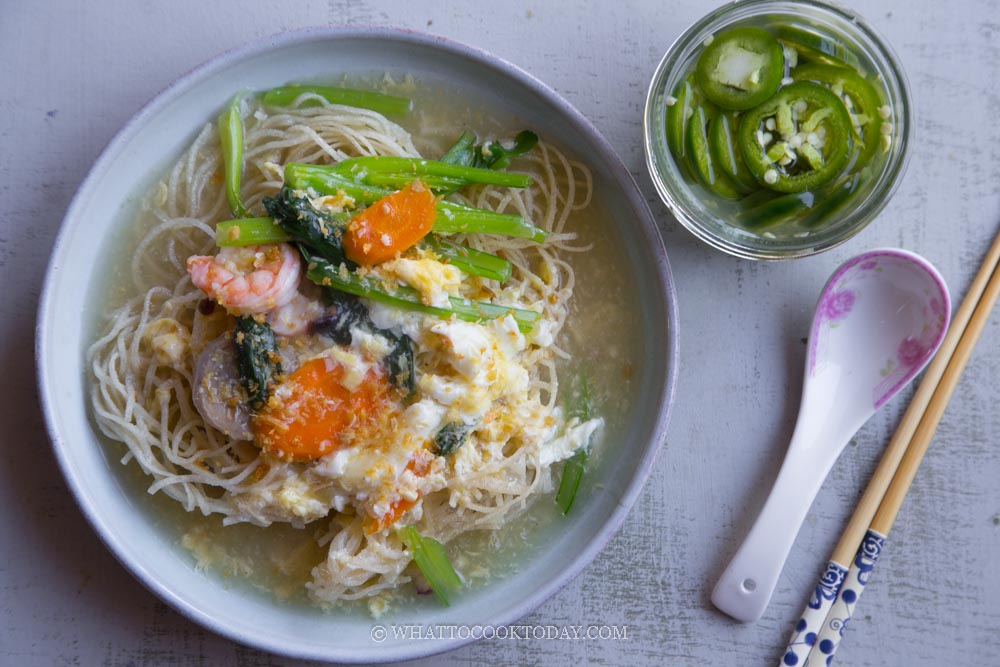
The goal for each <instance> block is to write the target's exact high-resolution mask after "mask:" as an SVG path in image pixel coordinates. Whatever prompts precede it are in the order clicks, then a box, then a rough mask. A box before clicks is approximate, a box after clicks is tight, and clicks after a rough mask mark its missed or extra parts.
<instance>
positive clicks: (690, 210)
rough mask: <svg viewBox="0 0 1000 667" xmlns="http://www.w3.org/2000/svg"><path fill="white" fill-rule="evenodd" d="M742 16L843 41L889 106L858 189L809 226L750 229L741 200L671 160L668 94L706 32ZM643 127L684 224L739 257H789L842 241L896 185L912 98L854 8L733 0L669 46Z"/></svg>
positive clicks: (658, 178)
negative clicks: (886, 131)
mask: <svg viewBox="0 0 1000 667" xmlns="http://www.w3.org/2000/svg"><path fill="white" fill-rule="evenodd" d="M748 22H749V23H751V24H762V23H763V24H785V23H792V24H795V25H797V26H802V27H806V28H807V29H808V28H812V29H814V30H816V31H818V32H819V33H826V34H828V35H830V36H833V37H835V38H837V39H839V40H841V41H843V42H844V43H845V44H846V45H847V46H848V49H849V50H850V51H851V52H852V53H853V54H854V55H855V56H856V57H857V59H858V63H857V64H858V65H860V68H861V69H862V70H864V72H865V73H867V74H868V75H869V77H868V78H869V80H872V79H873V78H874V81H873V82H874V83H875V84H876V87H879V86H881V88H882V92H883V94H884V96H885V99H884V102H885V105H886V106H888V108H889V114H890V115H889V117H888V118H887V119H886V120H887V121H888V122H891V123H892V125H891V144H890V146H889V148H888V151H885V152H883V151H882V149H881V148H879V149H878V151H877V153H878V154H877V155H876V157H875V158H874V160H875V161H873V163H872V166H873V169H872V173H871V175H870V176H869V177H867V178H866V179H864V181H858V184H857V189H856V191H854V192H852V193H851V194H850V196H849V197H848V198H847V199H846V201H844V203H843V204H842V205H840V206H837V207H833V208H832V210H831V211H830V212H829V214H828V215H823V214H822V211H821V210H820V211H819V212H818V213H817V214H816V215H814V216H813V219H812V220H811V224H810V225H809V226H808V227H806V226H800V225H795V224H791V225H778V226H777V227H769V228H768V229H766V230H756V231H755V230H753V229H750V228H748V227H745V226H741V225H739V224H737V223H736V222H735V220H736V218H737V217H738V216H737V215H736V213H737V212H738V210H739V209H738V207H739V201H738V200H737V201H735V202H734V201H732V200H730V201H726V200H722V199H721V198H720V197H718V196H717V195H714V194H713V193H711V192H709V191H708V190H706V189H705V188H704V187H702V185H701V183H699V182H697V180H695V179H694V178H692V177H691V176H690V175H689V174H688V173H687V171H686V170H684V169H683V168H682V167H681V166H680V165H679V164H678V163H677V161H676V160H675V158H674V155H673V154H672V153H671V151H670V148H669V146H668V144H667V131H666V122H665V119H666V112H667V108H668V106H669V103H672V101H673V97H672V95H671V94H672V93H673V91H675V90H676V89H677V86H678V84H679V83H680V82H681V80H682V79H683V78H684V77H685V76H686V75H687V74H688V73H689V72H690V71H691V70H692V68H693V66H694V63H695V62H696V60H697V57H698V55H699V54H700V53H701V50H702V48H703V46H704V44H705V42H706V40H709V39H710V38H712V37H713V36H714V35H716V34H718V33H720V32H721V31H723V30H725V29H726V28H728V27H731V26H732V25H733V24H741V25H742V24H746V23H748ZM793 71H794V70H793ZM643 130H644V141H645V150H646V163H647V166H648V168H649V173H650V175H651V176H652V179H653V183H654V185H655V186H656V189H657V192H659V194H660V197H661V198H662V199H663V201H664V203H665V204H666V205H667V207H668V208H669V209H670V211H671V212H672V213H673V215H674V216H675V217H676V218H677V220H679V221H680V223H681V224H682V225H684V226H685V227H687V229H688V230H690V231H691V232H692V233H693V234H694V235H695V236H697V237H698V238H700V239H701V240H702V241H704V242H706V243H708V244H709V245H710V246H712V247H714V248H718V249H719V250H723V251H725V252H727V253H730V254H732V255H736V256H738V257H745V258H749V259H791V258H796V257H805V256H808V255H812V254H815V253H818V252H822V251H824V250H829V249H830V248H833V247H835V246H837V245H839V244H841V243H843V242H844V241H847V240H848V239H850V238H851V237H853V236H854V235H855V234H857V233H858V232H860V231H861V230H862V229H864V228H865V227H866V226H867V225H868V223H870V222H871V221H872V220H873V219H874V218H875V217H876V216H877V215H878V214H879V212H880V211H881V210H882V208H883V207H884V206H885V205H886V203H887V202H888V201H889V198H890V197H891V196H892V194H893V192H895V190H896V187H897V186H898V185H899V181H900V180H901V178H902V175H903V172H904V171H905V168H906V163H907V160H908V157H909V143H910V134H911V132H912V122H911V102H910V96H909V91H908V83H907V80H906V75H905V74H904V73H903V70H902V68H901V66H900V64H899V59H898V57H897V56H896V54H895V53H894V52H893V50H892V48H891V47H890V46H889V45H888V43H887V42H886V41H885V40H884V39H883V38H882V37H881V36H880V35H879V34H878V33H877V32H875V30H874V29H872V28H871V26H869V25H868V23H867V22H866V21H865V20H864V19H862V18H861V17H859V16H858V15H857V14H855V13H854V12H852V11H849V10H846V9H843V8H840V7H837V6H834V5H831V4H828V3H826V2H820V1H818V0H737V2H733V3H729V4H726V5H724V6H723V7H720V8H719V9H716V10H715V11H713V12H712V13H710V14H708V15H707V16H705V17H704V18H702V19H701V20H700V21H698V22H696V23H695V24H694V25H692V26H691V27H690V28H688V30H687V31H685V32H684V34H682V35H681V36H680V37H679V38H678V39H677V41H675V42H674V43H673V45H672V46H671V47H670V48H669V49H668V50H667V53H666V55H664V56H663V59H662V60H661V61H660V64H659V66H658V67H657V69H656V73H655V74H654V75H653V80H652V82H651V84H650V87H649V93H648V95H647V98H646V111H645V118H644V123H643ZM807 196H808V195H807ZM819 203H820V202H819V201H816V204H817V205H818V204H819ZM810 205H811V204H810ZM817 216H820V217H821V219H817Z"/></svg>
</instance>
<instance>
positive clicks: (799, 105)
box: [739, 81, 853, 192]
mask: <svg viewBox="0 0 1000 667" xmlns="http://www.w3.org/2000/svg"><path fill="white" fill-rule="evenodd" d="M769 121H770V122H769ZM739 146H740V150H741V151H742V153H743V159H744V161H745V162H746V165H747V168H748V169H749V170H750V173H752V174H753V175H754V178H756V179H757V182H758V183H760V184H761V185H763V186H764V187H766V188H769V189H771V190H775V191H777V192H802V191H804V190H811V189H814V188H816V187H818V186H820V185H822V184H824V183H826V182H828V181H830V180H832V179H833V178H834V177H836V176H837V174H839V173H840V172H841V171H842V170H843V168H844V167H845V166H846V165H847V162H848V159H849V158H850V156H851V151H852V147H853V141H852V138H851V119H850V116H849V115H848V113H847V109H846V108H845V107H844V103H843V102H842V101H841V100H840V98H839V97H837V96H836V95H835V94H834V93H833V92H831V91H830V90H829V89H827V88H825V87H823V86H821V85H819V84H817V83H813V82H811V81H799V82H795V83H791V84H789V85H787V86H785V87H784V88H782V89H781V90H779V91H778V92H777V93H776V94H775V95H774V96H773V97H771V98H770V99H769V100H767V101H766V102H764V103H763V104H761V105H759V106H757V107H754V108H753V109H750V110H749V111H747V112H745V113H744V114H743V117H742V119H741V120H740V129H739Z"/></svg>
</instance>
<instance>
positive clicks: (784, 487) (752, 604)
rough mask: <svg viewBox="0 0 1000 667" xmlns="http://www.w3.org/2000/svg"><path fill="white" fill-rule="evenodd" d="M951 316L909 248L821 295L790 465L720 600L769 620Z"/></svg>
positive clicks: (879, 258) (716, 597) (839, 275)
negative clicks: (889, 408) (851, 469)
mask: <svg viewBox="0 0 1000 667" xmlns="http://www.w3.org/2000/svg"><path fill="white" fill-rule="evenodd" d="M950 312H951V307H950V300H949V298H948V289H947V288H946V287H945V284H944V281H943V280H942V278H941V275H940V274H939V273H938V272H937V270H935V269H934V267H933V266H931V265H930V264H929V263H928V262H927V261H926V260H924V259H923V258H922V257H920V256H918V255H915V254H913V253H910V252H906V251H904V250H891V249H886V250H872V251H870V252H866V253H864V254H862V255H859V256H857V257H855V258H854V259H851V260H848V261H847V262H845V263H844V264H843V265H842V266H841V267H840V268H839V269H837V270H836V271H835V272H834V274H833V276H831V278H830V280H829V281H828V282H827V284H826V286H825V287H824V288H823V292H822V293H821V295H820V299H819V303H818V305H817V306H816V313H815V315H814V316H813V322H812V328H811V329H810V333H809V350H808V353H807V355H806V369H805V370H806V372H805V382H804V385H803V390H802V403H801V405H800V407H799V417H798V421H797V422H796V424H795V431H794V433H793V435H792V441H791V444H790V445H789V447H788V453H787V454H786V455H785V462H784V464H782V466H781V471H780V472H779V473H778V478H777V480H775V482H774V487H773V488H772V489H771V493H770V495H769V496H768V498H767V502H765V504H764V508H763V509H762V510H761V512H760V516H758V517H757V521H756V522H755V523H754V525H753V528H752V529H751V530H750V534H749V535H747V538H746V540H745V541H744V542H743V545H742V546H741V547H740V549H739V551H737V552H736V555H735V556H734V557H733V560H732V561H731V562H730V563H729V566H728V567H727V568H726V570H725V572H723V573H722V577H721V578H720V579H719V582H718V584H716V586H715V590H714V591H713V592H712V602H713V603H714V604H715V606H716V607H718V608H719V609H720V610H722V611H724V612H725V613H727V614H729V615H730V616H732V617H733V618H735V619H737V620H740V621H743V622H750V621H755V620H757V619H758V618H760V616H761V614H763V613H764V609H765V608H766V607H767V603H768V601H769V600H770V599H771V593H772V592H773V591H774V586H775V584H776V583H777V581H778V575H779V574H780V573H781V569H782V567H784V564H785V559H786V558H787V557H788V552H789V550H790V549H791V547H792V542H793V541H794V540H795V536H796V535H797V534H798V532H799V527H800V526H801V525H802V521H803V520H804V519H805V516H806V513H807V512H808V510H809V506H810V505H811V504H812V501H813V499H814V498H815V497H816V493H817V492H818V491H819V488H820V486H821V485H822V484H823V480H824V479H825V478H826V476H827V473H829V472H830V468H831V467H833V463H834V461H836V459H837V457H838V456H839V455H840V452H841V451H842V450H843V449H844V446H845V445H846V444H847V443H848V441H849V440H850V439H851V436H853V435H854V434H855V432H857V430H858V429H859V428H861V426H862V424H864V423H865V421H867V420H868V418H869V417H871V416H872V415H873V414H875V411H876V410H878V409H879V408H880V407H882V405H884V404H885V403H886V401H888V400H889V399H890V398H892V397H893V396H895V394H896V393H897V392H898V391H899V390H900V389H901V388H903V387H904V386H905V385H906V384H907V383H909V382H910V380H912V379H913V377H914V376H915V375H916V374H917V373H919V372H920V371H921V369H923V367H924V366H925V365H926V364H927V362H928V361H929V360H930V358H931V357H932V356H933V355H934V352H935V351H936V350H937V348H938V346H939V345H940V344H941V340H942V338H943V337H944V333H945V330H946V329H947V328H948V320H949V315H950Z"/></svg>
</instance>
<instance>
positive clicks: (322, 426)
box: [253, 357, 394, 461]
mask: <svg viewBox="0 0 1000 667" xmlns="http://www.w3.org/2000/svg"><path fill="white" fill-rule="evenodd" d="M344 376H345V369H344V367H343V365H341V364H340V363H338V362H337V361H336V360H334V359H331V358H329V357H320V358H317V359H312V360H310V361H308V362H306V363H305V364H303V365H302V366H300V367H299V368H298V369H296V370H295V372H293V373H291V374H290V375H289V376H288V377H287V378H285V380H284V381H283V382H281V383H280V384H279V385H278V386H277V387H276V388H275V391H274V392H273V393H272V395H271V397H270V399H269V400H268V402H267V405H265V406H264V408H263V409H262V410H261V411H260V412H258V413H257V415H256V416H255V417H254V420H253V434H254V439H255V441H256V443H257V445H258V446H260V447H261V449H263V450H264V451H265V452H267V453H268V454H270V455H272V456H274V457H275V458H278V459H282V460H286V461H313V460H315V459H318V458H320V457H321V456H325V455H327V454H329V453H331V452H334V451H336V450H338V449H340V448H341V447H345V446H347V445H349V444H350V443H351V442H354V441H355V440H357V439H367V438H368V437H370V436H371V435H373V434H374V433H375V432H377V430H378V428H379V425H380V423H381V421H382V420H384V419H385V417H386V415H387V412H390V411H389V410H387V409H386V408H388V407H389V406H390V405H391V404H392V387H391V385H390V383H389V380H388V377H387V376H386V374H385V371H383V370H382V369H381V368H380V367H378V366H373V367H372V368H371V369H369V370H368V372H367V373H366V374H365V376H364V379H363V380H362V382H361V383H360V384H358V386H356V387H355V388H354V390H353V391H351V390H350V389H348V388H347V387H345V386H344ZM392 412H394V410H393V411H392Z"/></svg>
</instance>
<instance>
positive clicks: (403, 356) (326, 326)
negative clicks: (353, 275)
mask: <svg viewBox="0 0 1000 667" xmlns="http://www.w3.org/2000/svg"><path fill="white" fill-rule="evenodd" d="M324 302H325V303H326V305H327V306H332V311H329V312H327V314H326V315H324V316H323V317H321V318H319V319H317V320H315V321H314V322H313V323H312V324H311V325H310V327H309V328H310V333H313V334H321V335H324V336H328V337H329V338H331V339H333V342H334V343H336V344H337V345H350V344H351V342H352V336H351V330H352V329H355V328H358V329H363V330H365V331H368V332H371V333H374V334H378V335H379V336H382V337H384V338H385V339H386V340H388V341H389V343H390V345H391V346H392V349H391V350H390V351H389V353H388V354H387V355H386V357H385V359H384V360H383V363H384V364H385V368H386V371H387V372H388V374H389V380H390V381H391V382H392V384H393V385H395V386H396V387H398V388H400V389H402V390H403V391H405V392H406V393H407V395H410V394H412V393H413V391H414V390H415V389H416V386H417V377H416V361H415V359H414V352H413V342H412V341H411V340H410V338H409V337H408V336H406V335H405V334H397V333H395V332H394V331H391V330H389V329H380V328H379V327H377V326H375V323H374V322H372V321H371V318H370V317H369V316H368V309H367V308H365V305H364V304H363V303H361V300H360V299H359V298H358V297H356V296H354V295H352V294H345V293H344V292H338V291H337V290H334V289H328V288H327V289H324Z"/></svg>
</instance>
